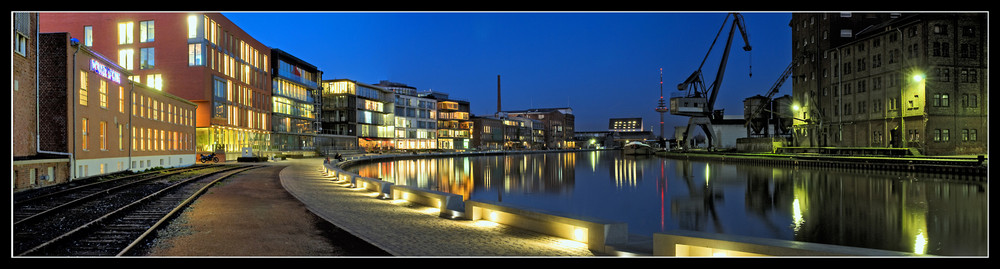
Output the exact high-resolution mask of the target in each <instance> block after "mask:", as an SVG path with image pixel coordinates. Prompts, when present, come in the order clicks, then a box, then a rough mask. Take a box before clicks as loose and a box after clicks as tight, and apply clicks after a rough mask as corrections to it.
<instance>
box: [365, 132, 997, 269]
mask: <svg viewBox="0 0 1000 269" xmlns="http://www.w3.org/2000/svg"><path fill="white" fill-rule="evenodd" d="M349 170H350V171H351V172H355V173H358V174H359V175H361V176H364V177H371V178H379V179H381V180H384V181H389V182H392V183H393V184H398V185H407V186H413V187H418V188H423V189H428V190H434V191H441V192H448V193H453V194H460V195H462V196H463V197H464V198H465V199H467V200H469V199H471V200H476V201H487V202H502V203H505V204H511V205H517V206H521V207H528V208H535V209H539V210H544V211H550V212H560V213H564V214H570V215H581V216H590V217H596V218H602V219H607V220H615V221H622V222H626V223H628V230H629V232H630V233H632V234H637V235H641V236H649V237H651V236H652V235H653V233H656V232H661V231H671V230H692V231H700V232H709V233H720V234H731V235H740V236H751V237H760V238H773V239H781V240H794V241H802V242H813V243H822V244H833V245H843V246H853V247H864V248H873V249H884V250H893V251H904V252H913V253H918V254H929V255H941V256H986V255H988V254H989V253H988V238H989V229H988V225H989V222H988V217H989V210H988V197H989V195H988V194H989V188H988V183H987V181H986V180H956V179H954V177H949V176H948V175H942V174H934V173H913V172H891V171H873V170H858V169H836V168H814V167H795V166H781V167H769V166H762V165H747V164H735V163H725V162H717V161H691V160H680V159H671V158H664V157H657V156H630V155H622V154H621V152H620V151H583V152H562V153H529V154H516V153H512V154H503V155H485V156H459V157H438V158H420V159H402V160H387V161H376V162H373V163H367V164H363V165H358V166H352V167H350V168H349Z"/></svg>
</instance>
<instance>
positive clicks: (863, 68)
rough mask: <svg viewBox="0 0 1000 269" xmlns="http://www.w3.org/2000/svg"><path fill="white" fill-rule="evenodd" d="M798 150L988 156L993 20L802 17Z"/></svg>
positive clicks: (797, 32) (795, 92)
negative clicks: (854, 149) (851, 149)
mask: <svg viewBox="0 0 1000 269" xmlns="http://www.w3.org/2000/svg"><path fill="white" fill-rule="evenodd" d="M789 25H790V26H791V27H792V40H793V43H794V45H793V47H792V55H793V60H794V61H795V65H794V67H793V68H794V69H793V74H794V75H793V77H792V82H793V84H792V85H793V87H792V99H793V101H792V103H793V105H792V107H793V108H798V109H796V110H793V111H789V112H790V113H794V116H795V118H797V119H798V120H796V121H795V123H794V125H793V135H794V143H795V145H796V146H805V147H892V148H911V149H917V150H919V151H920V152H921V153H922V154H927V155H944V154H985V153H987V152H988V147H987V145H988V137H989V136H988V126H989V125H988V123H987V121H988V119H989V115H988V100H989V98H988V96H989V95H988V92H987V89H988V88H989V86H988V81H987V80H988V76H987V74H988V72H989V69H988V63H987V61H986V59H987V48H988V40H987V35H988V34H989V33H988V28H987V14H986V13H919V14H916V13H913V14H911V13H793V14H792V20H791V22H790V23H789Z"/></svg>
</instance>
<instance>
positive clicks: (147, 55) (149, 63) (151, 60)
mask: <svg viewBox="0 0 1000 269" xmlns="http://www.w3.org/2000/svg"><path fill="white" fill-rule="evenodd" d="M155 52H156V50H155V49H154V48H141V49H139V69H153V67H154V66H156V61H155V59H156V57H155V55H156V53H155Z"/></svg>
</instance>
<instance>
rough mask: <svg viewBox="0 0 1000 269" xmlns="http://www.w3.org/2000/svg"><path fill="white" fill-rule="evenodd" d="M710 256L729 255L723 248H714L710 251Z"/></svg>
mask: <svg viewBox="0 0 1000 269" xmlns="http://www.w3.org/2000/svg"><path fill="white" fill-rule="evenodd" d="M712 256H714V257H726V256H729V255H727V254H726V251H725V250H716V251H715V252H713V253H712Z"/></svg>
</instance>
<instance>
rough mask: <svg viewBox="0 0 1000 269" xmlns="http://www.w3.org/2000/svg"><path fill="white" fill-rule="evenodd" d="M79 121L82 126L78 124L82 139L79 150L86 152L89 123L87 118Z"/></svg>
mask: <svg viewBox="0 0 1000 269" xmlns="http://www.w3.org/2000/svg"><path fill="white" fill-rule="evenodd" d="M80 121H81V123H82V124H80V132H81V133H82V136H81V137H82V138H83V139H82V140H81V141H80V148H82V149H83V150H87V140H88V139H87V125H88V123H89V122H88V121H87V118H81V119H80Z"/></svg>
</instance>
